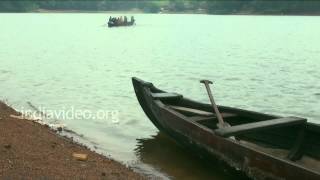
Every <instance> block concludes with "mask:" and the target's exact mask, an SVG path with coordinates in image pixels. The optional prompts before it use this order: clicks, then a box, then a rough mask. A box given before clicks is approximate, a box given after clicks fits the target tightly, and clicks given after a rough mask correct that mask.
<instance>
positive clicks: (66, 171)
mask: <svg viewBox="0 0 320 180" xmlns="http://www.w3.org/2000/svg"><path fill="white" fill-rule="evenodd" d="M19 117H21V113H19V112H17V111H15V110H14V109H13V108H11V107H10V106H8V105H7V104H5V103H3V102H1V101H0V134H1V136H0V152H1V156H0V179H2V178H4V179H21V178H25V177H27V178H41V179H70V178H71V179H147V178H146V177H145V176H143V175H142V174H139V173H137V172H134V171H133V170H132V169H130V168H128V167H126V166H125V165H122V164H121V163H119V162H117V161H114V160H112V159H108V158H107V157H105V156H103V155H100V154H98V153H96V152H94V151H92V150H89V149H88V148H87V147H86V146H84V145H81V144H79V143H77V142H74V141H73V140H72V139H71V138H67V137H64V136H61V135H59V134H58V133H57V131H55V130H53V129H51V128H49V126H47V125H43V124H40V123H37V122H36V121H31V120H29V119H25V118H19Z"/></svg>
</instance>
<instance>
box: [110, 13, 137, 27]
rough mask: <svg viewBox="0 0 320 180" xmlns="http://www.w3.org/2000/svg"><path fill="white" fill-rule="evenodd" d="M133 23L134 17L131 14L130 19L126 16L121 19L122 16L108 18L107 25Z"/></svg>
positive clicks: (127, 24)
mask: <svg viewBox="0 0 320 180" xmlns="http://www.w3.org/2000/svg"><path fill="white" fill-rule="evenodd" d="M132 25H135V19H134V17H133V16H131V21H127V18H126V17H125V18H124V20H122V17H120V18H112V17H110V18H109V22H108V27H119V26H132Z"/></svg>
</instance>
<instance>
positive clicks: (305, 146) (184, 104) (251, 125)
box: [151, 88, 320, 173]
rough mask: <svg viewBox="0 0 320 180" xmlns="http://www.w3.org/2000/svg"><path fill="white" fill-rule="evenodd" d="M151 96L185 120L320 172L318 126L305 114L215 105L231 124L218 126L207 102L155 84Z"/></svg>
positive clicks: (224, 118) (225, 120) (319, 136)
mask: <svg viewBox="0 0 320 180" xmlns="http://www.w3.org/2000/svg"><path fill="white" fill-rule="evenodd" d="M151 96H152V98H153V99H154V100H158V101H157V102H160V103H163V104H164V105H165V107H166V108H167V109H168V110H170V111H171V112H174V113H175V114H178V115H179V116H180V117H183V119H184V120H186V121H190V122H193V123H196V124H197V125H198V126H199V127H204V128H206V129H207V128H209V129H210V130H212V131H213V132H214V134H215V135H217V136H221V137H223V138H229V139H232V140H234V141H236V143H240V144H242V145H244V146H247V147H250V148H254V149H256V150H258V151H261V152H264V153H267V154H270V155H272V156H275V157H277V158H282V159H285V160H289V161H291V162H294V163H297V164H298V165H301V166H305V167H307V168H310V169H312V170H314V171H316V172H318V173H320V141H319V138H320V126H313V127H312V128H310V127H309V126H311V125H310V124H309V123H307V120H306V119H304V118H299V117H278V116H273V115H268V114H263V113H257V112H253V111H247V110H242V109H236V108H231V107H224V106H218V109H219V111H220V114H221V115H222V117H223V120H224V122H225V123H228V124H229V125H230V126H229V127H223V128H221V127H220V128H219V127H218V126H217V124H218V119H217V116H216V114H215V113H214V111H213V107H212V106H211V105H209V104H203V103H199V102H196V101H193V100H190V99H186V98H184V97H183V96H182V95H180V94H176V93H167V92H164V91H161V90H159V89H156V88H155V89H151Z"/></svg>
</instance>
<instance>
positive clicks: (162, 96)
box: [151, 93, 182, 100]
mask: <svg viewBox="0 0 320 180" xmlns="http://www.w3.org/2000/svg"><path fill="white" fill-rule="evenodd" d="M151 95H152V97H153V98H154V99H164V100H165V99H180V98H182V95H181V94H177V93H151Z"/></svg>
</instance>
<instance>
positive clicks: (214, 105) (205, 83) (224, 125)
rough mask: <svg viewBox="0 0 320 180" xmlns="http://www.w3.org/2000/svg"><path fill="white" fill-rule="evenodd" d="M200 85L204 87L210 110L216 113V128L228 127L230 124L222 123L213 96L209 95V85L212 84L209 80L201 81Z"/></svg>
mask: <svg viewBox="0 0 320 180" xmlns="http://www.w3.org/2000/svg"><path fill="white" fill-rule="evenodd" d="M200 83H203V84H204V85H205V86H206V89H207V92H208V95H209V99H210V102H211V105H212V108H213V110H214V112H215V113H216V116H217V118H218V121H219V123H218V124H217V126H218V128H225V127H230V124H228V123H226V122H224V120H223V118H222V116H221V113H220V112H219V109H218V107H217V105H216V103H215V102H214V99H213V96H212V94H211V90H210V86H209V84H212V82H211V81H209V80H201V81H200Z"/></svg>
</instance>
